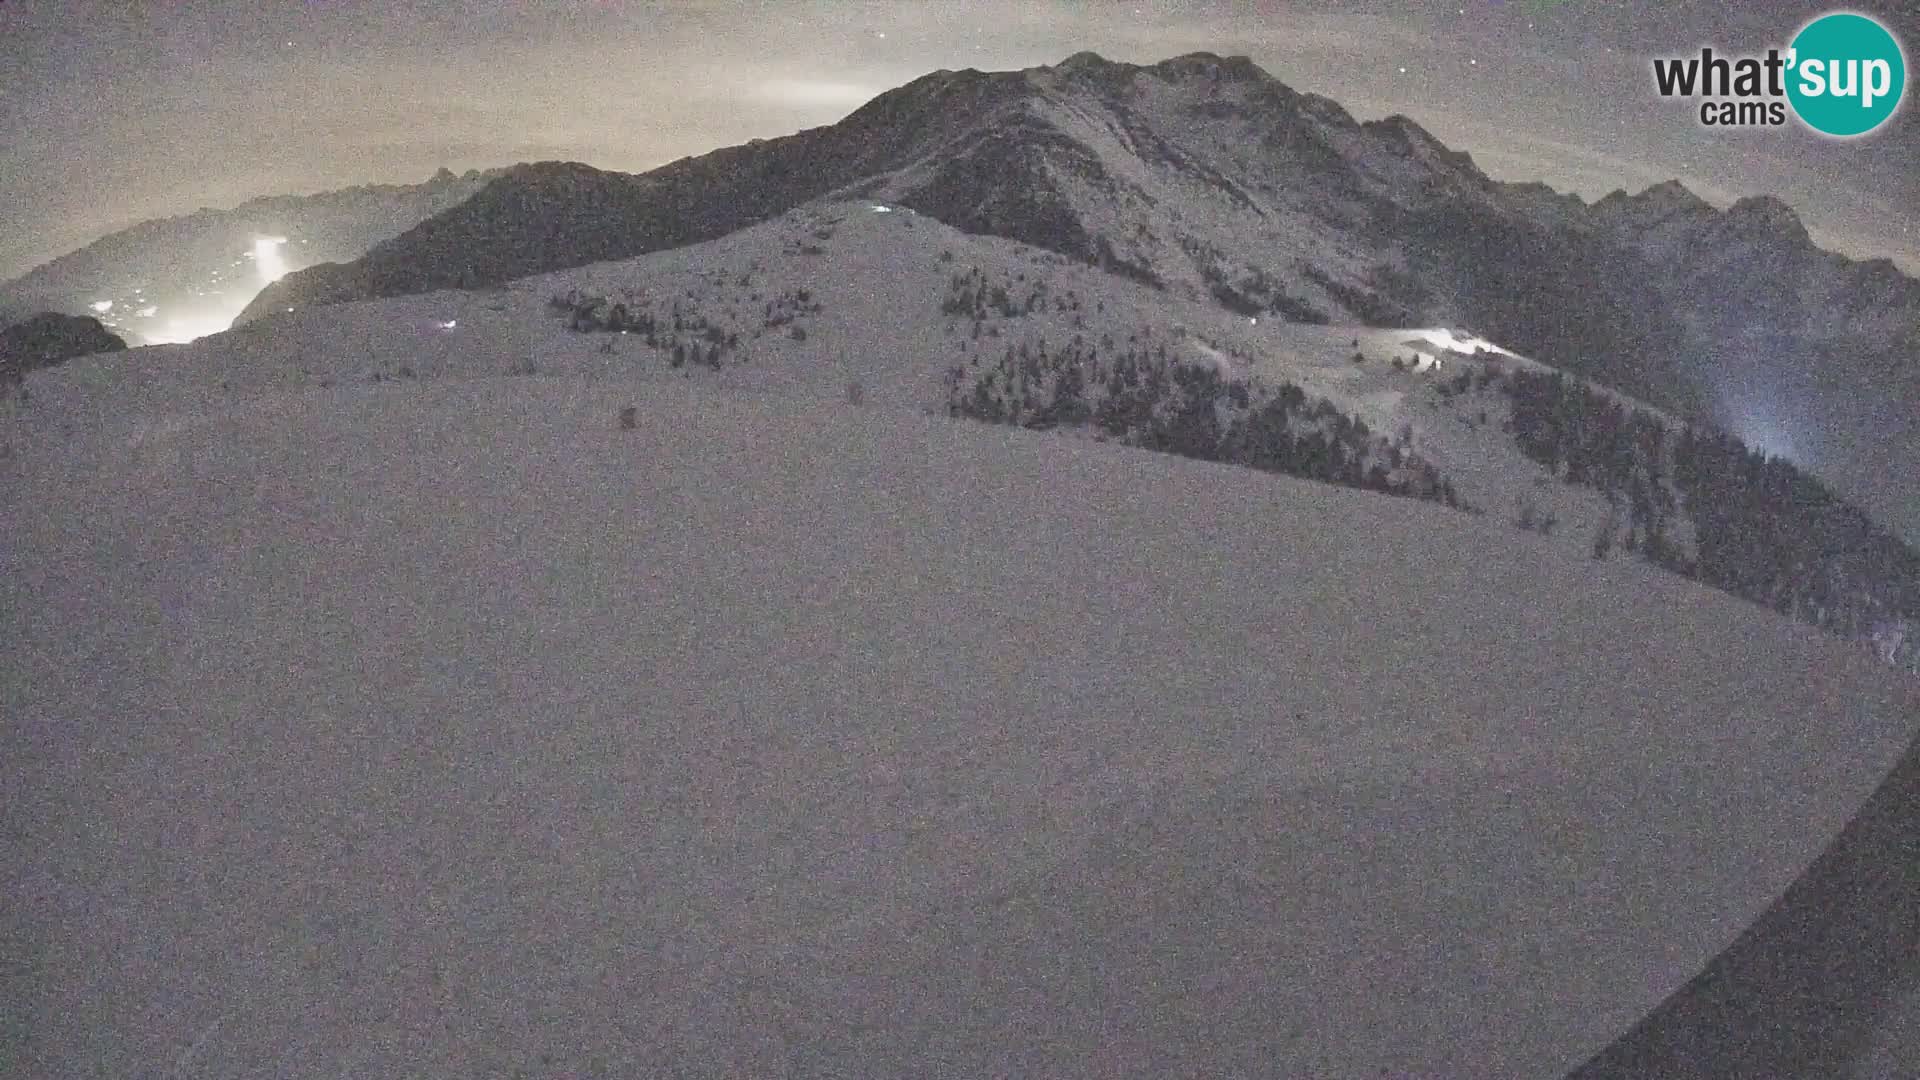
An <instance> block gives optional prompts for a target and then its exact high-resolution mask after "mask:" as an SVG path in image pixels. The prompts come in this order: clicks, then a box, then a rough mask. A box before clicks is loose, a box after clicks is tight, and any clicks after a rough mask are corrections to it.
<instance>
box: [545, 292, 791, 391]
mask: <svg viewBox="0 0 1920 1080" xmlns="http://www.w3.org/2000/svg"><path fill="white" fill-rule="evenodd" d="M784 299H785V298H783V302H784ZM548 306H549V307H550V308H552V309H553V310H554V311H555V312H558V313H560V314H563V315H565V316H566V317H567V327H568V329H570V330H572V331H574V332H575V333H581V334H587V333H605V334H632V335H635V336H637V337H638V338H639V339H640V340H641V341H643V342H645V343H646V346H647V347H648V348H649V349H655V350H658V351H660V352H661V353H663V354H665V356H666V357H667V362H668V363H669V364H671V365H672V366H673V367H676V368H679V367H685V366H686V365H688V364H696V365H700V366H704V367H708V368H712V369H713V370H714V371H719V370H720V368H721V367H722V366H724V364H725V363H726V361H727V360H728V359H730V358H731V357H732V356H733V354H734V353H736V352H737V350H738V349H739V347H740V334H739V332H738V331H729V330H723V329H721V328H720V327H718V326H715V325H714V324H713V323H711V322H709V321H708V320H707V317H706V316H705V315H702V314H699V313H698V312H696V311H692V310H689V309H686V308H683V306H682V305H681V303H680V301H678V300H675V301H674V303H673V306H672V308H671V309H670V310H669V311H668V312H667V314H666V316H665V317H659V316H656V315H654V313H653V311H652V309H651V308H649V307H645V306H642V305H640V304H638V303H634V304H631V305H630V304H628V303H625V302H611V303H610V302H609V301H608V300H607V298H606V297H604V296H588V295H585V294H583V293H581V292H580V291H579V290H577V289H576V290H569V291H568V292H567V293H566V294H564V295H561V296H555V297H553V298H552V299H551V300H549V301H548ZM768 312H769V318H771V317H772V312H773V307H772V305H769V307H768Z"/></svg>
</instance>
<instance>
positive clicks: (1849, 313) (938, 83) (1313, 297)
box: [242, 53, 1920, 537]
mask: <svg viewBox="0 0 1920 1080" xmlns="http://www.w3.org/2000/svg"><path fill="white" fill-rule="evenodd" d="M849 197H854V198H874V199H878V200H882V201H886V202H889V203H893V204H897V205H902V206H908V207H912V208H914V209H917V210H918V211H920V212H921V213H922V214H923V215H925V216H928V217H933V218H937V219H939V220H941V221H944V222H946V223H948V224H950V225H953V226H956V227H958V228H961V229H963V230H966V231H968V232H972V233H978V234H985V235H996V236H1003V237H1008V238H1013V239H1018V240H1021V241H1024V242H1026V243H1030V244H1033V245H1035V246H1038V247H1041V248H1045V249H1047V250H1050V251H1054V252H1056V253H1059V254H1062V255H1065V256H1067V257H1068V258H1070V259H1072V260H1075V261H1078V262H1083V263H1086V264H1088V265H1092V266H1098V267H1102V268H1104V269H1106V270H1108V271H1110V272H1112V273H1116V274H1121V275H1123V276H1128V277H1131V278H1133V279H1135V280H1138V281H1143V282H1150V283H1154V284H1157V285H1159V286H1161V287H1163V288H1165V289H1167V290H1169V291H1170V292H1171V293H1173V294H1175V295H1177V296H1178V297H1180V298H1181V299H1185V300H1192V299H1199V300H1204V301H1207V302H1211V303H1214V304H1218V305H1220V306H1223V307H1225V308H1227V309H1229V310H1232V311H1236V312H1238V313H1241V314H1244V315H1263V316H1276V315H1277V316H1282V317H1286V318H1290V319H1294V320H1297V321H1307V322H1328V323H1361V324H1366V325H1371V326H1380V327H1392V326H1459V325H1468V326H1473V327H1476V328H1478V329H1479V330H1480V332H1481V333H1483V334H1485V335H1487V336H1489V337H1491V338H1492V339H1494V340H1497V341H1500V342H1501V343H1503V344H1505V345H1506V346H1507V347H1509V348H1512V349H1513V350H1515V351H1517V352H1520V353H1523V354H1525V355H1528V356H1532V357H1535V358H1537V359H1540V360H1542V361H1545V362H1548V363H1551V364H1553V365H1555V366H1556V367H1559V368H1561V369H1563V370H1566V371H1570V372H1573V373H1577V374H1579V375H1581V376H1583V377H1587V378H1592V379H1597V380H1599V381H1601V382H1603V383H1606V384H1607V385H1610V386H1614V387H1618V388H1620V389H1622V390H1624V391H1626V392H1628V393H1631V394H1633V395H1634V396H1635V397H1638V398H1640V399H1642V400H1645V401H1649V402H1654V403H1656V404H1659V405H1661V406H1662V407H1665V408H1668V409H1670V410H1673V411H1675V412H1678V413H1681V414H1683V415H1687V416H1689V417H1693V418H1695V419H1711V420H1712V421H1713V422H1714V423H1715V424H1716V426H1718V427H1721V428H1723V429H1727V430H1731V431H1734V432H1736V433H1738V434H1739V435H1740V437H1741V438H1743V439H1744V440H1746V441H1747V442H1748V443H1751V444H1755V445H1762V446H1765V447H1766V448H1767V449H1768V450H1769V451H1770V452H1773V453H1776V454H1780V455H1782V456H1787V457H1790V458H1792V459H1794V460H1796V461H1798V462H1801V463H1802V464H1803V465H1812V466H1815V467H1818V468H1820V469H1821V470H1822V473H1823V476H1825V477H1826V479H1827V480H1828V481H1829V482H1830V483H1836V484H1839V485H1840V486H1841V487H1842V488H1843V489H1844V490H1846V491H1847V492H1849V493H1850V495H1851V496H1852V497H1854V498H1856V499H1860V500H1864V501H1866V502H1867V504H1868V505H1870V506H1871V507H1872V508H1873V510H1874V512H1875V514H1876V516H1877V517H1879V518H1881V519H1883V520H1887V521H1889V522H1891V523H1893V524H1894V526H1895V527H1896V528H1899V529H1901V530H1902V531H1903V532H1904V533H1905V534H1906V535H1907V536H1909V537H1912V536H1914V535H1920V534H1916V532H1915V529H1917V528H1920V523H1916V521H1915V519H1914V517H1913V513H1912V510H1911V507H1910V505H1909V504H1910V503H1911V500H1909V499H1907V498H1905V495H1904V493H1903V492H1901V491H1900V490H1898V485H1897V484H1892V483H1890V482H1888V481H1886V480H1885V479H1884V475H1883V474H1884V473H1885V472H1886V471H1887V470H1885V469H1883V468H1882V467H1881V461H1882V459H1883V458H1884V455H1886V454H1887V453H1894V454H1896V455H1905V454H1906V450H1905V447H1907V446H1910V445H1911V446H1920V427H1916V424H1920V421H1916V420H1915V417H1917V416H1920V410H1916V409H1915V408H1914V407H1913V405H1914V402H1916V401H1920V365H1917V364H1916V363H1915V362H1914V361H1915V359H1916V357H1920V285H1916V284H1915V283H1914V282H1913V281H1912V279H1910V278H1907V277H1905V276H1904V275H1902V274H1900V273H1899V272H1898V270H1897V269H1896V268H1895V267H1893V266H1892V265H1891V264H1889V263H1886V262H1885V261H1884V260H1880V261H1867V262H1857V261H1854V260H1851V259H1847V258H1845V257H1842V256H1840V255H1837V254H1834V253H1832V252H1826V251H1822V250H1820V249H1818V248H1817V247H1816V246H1814V244H1813V243H1812V241H1811V240H1810V239H1809V237H1808V236H1807V234H1806V230H1805V229H1804V228H1803V227H1802V226H1801V225H1800V223H1799V222H1798V220H1797V219H1796V218H1795V216H1794V215H1793V213H1792V212H1791V210H1790V209H1788V208H1787V207H1785V206H1784V204H1781V203H1779V202H1778V200H1774V199H1769V198H1752V199H1746V200H1742V201H1740V202H1738V203H1736V204H1735V205H1733V206H1732V207H1730V208H1728V209H1727V210H1724V211H1722V210H1716V209H1714V208H1713V207H1711V206H1708V205H1707V204H1706V203H1704V202H1703V201H1701V200H1699V199H1698V198H1696V197H1694V196H1693V195H1692V194H1691V193H1689V192H1687V191H1686V190H1685V189H1684V188H1683V187H1681V186H1680V185H1679V184H1677V183H1670V184H1662V185H1655V186H1654V187H1651V188H1649V189H1648V190H1647V191H1645V192H1642V193H1640V194H1639V195H1635V196H1628V195H1626V194H1625V193H1620V194H1619V195H1618V196H1615V197H1610V198H1607V199H1602V200H1600V201H1599V202H1597V203H1595V204H1593V205H1588V204H1586V203H1584V202H1582V201H1581V200H1579V199H1578V198H1575V197H1572V196H1565V195H1560V194H1558V193H1556V192H1553V191H1552V190H1551V189H1548V188H1545V187H1544V186H1542V185H1538V184H1503V183H1498V182H1495V181H1493V180H1491V179H1489V178H1488V177H1487V176H1485V175H1484V174H1483V173H1482V172H1481V171H1480V170H1479V169H1478V168H1477V167H1476V166H1475V165H1474V163H1473V161H1472V160H1471V158H1470V157H1468V156H1467V155H1465V154H1463V153H1459V152H1456V151H1453V150H1450V149H1449V148H1447V147H1446V146H1444V145H1443V144H1441V143H1440V142H1439V141H1438V140H1436V139H1435V138H1433V136H1431V135H1430V134H1428V133H1427V132H1425V131H1424V130H1422V129H1421V128H1420V127H1419V126H1418V125H1417V124H1415V123H1414V122H1413V121H1411V120H1408V119H1407V118H1405V117H1399V116H1394V117H1387V118H1384V119H1381V120H1377V121H1369V122H1366V123H1360V122H1357V121H1356V120H1355V119H1354V118H1353V117H1352V116H1351V115H1349V114H1348V113H1347V112H1346V111H1345V110H1344V109H1342V108H1341V106H1340V105H1339V104H1337V103H1335V102H1332V101H1329V100H1327V99H1325V98H1321V97H1318V96H1316V95H1313V94H1306V93H1300V92H1297V91H1295V90H1293V89H1291V88H1289V87H1287V86H1285V85H1284V84H1282V83H1280V82H1279V81H1277V80H1275V79H1273V78H1271V77H1270V76H1268V75H1267V74H1266V73H1265V72H1263V71H1261V70H1260V69H1259V68H1258V67H1257V66H1256V65H1254V64H1252V63H1251V62H1250V61H1248V60H1246V59H1245V58H1243V57H1221V56H1217V55H1214V54H1211V53H1194V54H1189V55H1186V56H1181V57H1175V58H1172V59H1169V60H1166V61H1163V62H1160V63H1157V64H1150V65H1133V64H1122V63H1113V62H1110V61H1107V60H1104V59H1102V58H1100V57H1099V56H1097V55H1094V54H1092V53H1081V54H1078V55H1075V56H1073V57H1070V58H1068V59H1067V60H1065V61H1063V62H1062V63H1059V64H1056V65H1052V66H1049V67H1036V68H1032V69H1028V70H1025V71H1013V72H980V71H973V70H966V71H938V72H934V73H931V74H929V75H927V76H924V77H922V78H920V79H916V80H914V81H913V82H911V83H908V84H907V85H905V86H902V87H899V88H897V89H895V90H893V91H889V92H887V93H885V94H882V95H881V96H880V97H878V98H876V99H874V100H873V101H872V102H869V103H868V104H867V105H866V106H863V107H862V108H860V109H858V110H856V111H854V112H853V113H852V114H850V115H849V116H847V117H846V118H845V119H844V120H843V121H841V122H840V123H838V124H834V125H831V126H828V127H822V128H816V129H811V130H808V131H802V132H799V133H796V134H794V135H792V136H788V137H785V138H779V139H771V140H763V141H755V142H751V143H748V144H746V145H743V146H736V147H729V148H725V149H722V150H717V151H715V152H713V153H711V154H707V155H704V156H701V157H698V158H689V159H685V160H682V161H678V162H674V163H672V164H670V165H667V166H664V167H662V168H660V169H657V170H654V171H652V172H649V173H646V174H642V175H636V176H630V175H625V174H619V173H611V172H605V171H601V170H597V169H593V168H591V167H589V166H586V165H582V164H578V163H543V164H539V165H532V166H525V167H521V168H518V169H515V170H512V171H511V172H509V173H508V174H507V175H504V176H502V177H500V178H499V179H497V180H496V181H495V182H494V183H493V184H491V185H489V186H488V188H487V189H486V190H485V191H483V192H481V193H480V194H479V195H478V196H477V197H476V198H475V199H473V200H470V201H469V202H467V203H463V204H462V205H460V206H458V207H455V208H453V209H452V210H450V211H448V212H446V213H443V214H440V215H437V216H436V217H434V218H432V219H430V220H428V221H426V222H423V223H421V225H420V226H419V227H418V228H416V229H413V230H410V231H409V232H407V233H406V234H404V235H401V236H398V237H395V238H393V239H392V240H391V241H390V242H387V243H384V244H381V245H380V246H379V247H378V248H376V249H375V250H373V251H371V252H369V253H368V254H367V255H366V256H365V257H364V258H361V259H357V260H354V261H353V262H350V263H343V264H328V265H324V266H320V267H314V268H311V269H309V270H307V271H305V272H302V273H298V274H295V275H293V276H292V277H290V278H288V279H286V280H285V281H283V282H281V283H278V284H276V285H275V286H273V287H271V288H269V289H268V290H267V291H266V292H265V293H263V294H262V295H261V296H260V297H259V298H258V299H257V300H256V301H255V303H254V304H253V305H252V306H251V307H250V309H249V310H248V311H247V312H246V313H245V314H244V315H243V316H242V318H243V320H244V319H251V318H257V317H260V316H263V315H266V314H269V313H273V312H281V311H284V309H285V308H287V307H295V308H304V307H309V306H314V305H318V304H327V303H337V302H348V301H354V300H359V299H365V298H369V297H378V296H395V295H408V294H418V293H422V292H428V291H432V290H435V289H442V288H450V287H479V286H488V285H496V284H501V283H504V282H506V281H510V280H514V279H516V278H519V277H523V276H527V275H530V274H536V273H543V272H548V271H552V270H558V269H565V268H570V267H575V266H580V265H585V264H588V263H591V262H595V261H602V260H617V259H621V258H626V257H631V256H634V255H639V254H644V253H648V252H652V251H657V250H662V249H667V248H672V247H676V246H685V245H689V244H694V243H699V242H703V241H707V240H712V239H716V238H718V237H720V236H723V235H725V234H727V233H729V232H731V231H734V230H737V229H741V228H745V227H748V226H750V225H753V224H756V223H759V222H763V221H767V220H770V219H773V218H775V217H778V216H779V215H781V214H783V213H786V212H788V211H789V210H791V209H793V208H796V207H801V206H806V205H808V204H810V203H812V202H814V201H816V200H822V199H828V200H839V199H845V198H849ZM1863 403H1864V404H1863ZM1795 432H1797V433H1798V434H1799V438H1798V439H1795V438H1792V437H1790V435H1791V434H1792V433H1795ZM1808 433H1820V435H1819V437H1818V438H1817V439H1814V438H1813V437H1811V436H1810V435H1809V434H1808ZM1909 436H1911V437H1909ZM1810 443H1811V444H1812V445H1807V444H1810ZM1902 460H1904V457H1903V458H1902ZM1913 464H1916V465H1920V462H1915V463H1913ZM1894 471H1895V472H1901V471H1902V470H1894ZM1904 471H1911V470H1904Z"/></svg>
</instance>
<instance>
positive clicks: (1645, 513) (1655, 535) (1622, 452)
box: [1502, 369, 1693, 575]
mask: <svg viewBox="0 0 1920 1080" xmlns="http://www.w3.org/2000/svg"><path fill="white" fill-rule="evenodd" d="M1502 385H1503V387H1504V389H1505V390H1506V392H1507V394H1508V396H1509V397H1510V398H1511V399H1512V420H1511V422H1510V429H1511V433H1512V435H1513V439H1514V443H1515V444H1516V445H1517V446H1518V447H1519V448H1520V451H1521V453H1523V454H1526V455H1527V457H1529V458H1531V459H1532V460H1534V461H1535V462H1538V463H1539V464H1541V465H1543V466H1545V467H1546V468H1547V469H1548V470H1549V471H1550V472H1552V473H1553V474H1554V475H1555V476H1557V477H1561V478H1562V479H1564V480H1565V481H1566V482H1567V483H1569V484H1578V485H1584V486H1587V487H1592V488H1595V489H1597V490H1598V491H1600V492H1601V493H1602V494H1604V495H1605V496H1606V497H1607V501H1608V502H1609V503H1610V504H1612V505H1613V506H1614V507H1615V508H1617V509H1619V508H1624V510H1625V512H1626V522H1625V533H1624V536H1622V537H1620V538H1619V540H1618V542H1619V543H1620V544H1621V546H1622V547H1624V548H1625V549H1626V550H1627V551H1629V552H1633V553H1637V554H1640V555H1642V556H1643V557H1644V558H1645V559H1646V560H1647V561H1648V562H1652V563H1655V564H1658V565H1660V566H1664V567H1666V568H1668V569H1670V570H1675V571H1678V572H1680V573H1684V574H1689V575H1690V574H1692V573H1693V568H1692V564H1691V561H1690V560H1689V559H1688V558H1687V557H1686V555H1685V553H1684V552H1683V551H1682V550H1681V546H1680V545H1679V544H1678V543H1677V542H1676V541H1675V539H1674V534H1673V526H1674V523H1675V518H1676V516H1677V514H1678V506H1677V500H1676V499H1675V497H1674V487H1673V484H1672V482H1671V481H1672V477H1673V475H1674V469H1675V467H1676V464H1675V461H1674V456H1673V449H1672V440H1671V439H1669V437H1668V434H1667V428H1666V425H1665V424H1664V423H1663V422H1662V421H1661V420H1660V418H1659V417H1657V416H1654V415H1653V414H1651V413H1648V412H1646V411H1644V410H1641V409H1628V408H1627V407H1626V406H1624V405H1622V404H1621V403H1620V402H1619V401H1616V400H1615V399H1613V398H1611V397H1609V396H1607V395H1605V394H1603V393H1600V392H1598V391H1595V390H1593V389H1592V388H1590V387H1589V386H1588V385H1587V384H1586V383H1585V382H1582V381H1580V380H1574V379H1568V378H1567V377H1566V376H1564V375H1562V374H1561V373H1560V372H1557V371H1555V372H1551V373H1542V372H1537V371H1530V370H1526V369H1521V370H1517V371H1513V372H1511V373H1509V374H1508V375H1507V376H1506V377H1505V379H1504V381H1503V383H1502ZM1613 528H1614V526H1610V527H1609V528H1608V529H1607V530H1606V534H1605V535H1602V536H1597V537H1595V538H1594V544H1595V550H1596V551H1597V552H1601V553H1603V554H1604V552H1605V551H1606V550H1607V549H1610V548H1611V547H1612V546H1613V544H1614V543H1615V542H1616V538H1615V537H1614V536H1613V535H1612V532H1613Z"/></svg>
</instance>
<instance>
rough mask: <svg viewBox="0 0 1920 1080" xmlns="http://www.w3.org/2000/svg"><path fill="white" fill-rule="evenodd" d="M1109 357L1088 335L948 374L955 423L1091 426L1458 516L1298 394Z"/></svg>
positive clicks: (1356, 424)
mask: <svg viewBox="0 0 1920 1080" xmlns="http://www.w3.org/2000/svg"><path fill="white" fill-rule="evenodd" d="M1104 344H1106V345H1107V346H1108V348H1109V349H1110V350H1111V351H1110V352H1109V354H1108V356H1102V354H1101V353H1100V350H1099V349H1098V348H1097V347H1096V346H1095V345H1094V344H1093V343H1091V342H1089V341H1087V340H1086V339H1085V338H1083V337H1082V336H1080V335H1077V334H1076V335H1074V337H1073V339H1072V340H1071V341H1069V342H1068V343H1067V345H1066V346H1065V347H1064V348H1062V349H1059V350H1058V351H1055V352H1049V351H1048V349H1047V345H1046V342H1045V341H1044V340H1041V341H1037V342H1031V343H1029V342H1022V343H1021V344H1019V345H1010V346H1008V347H1007V349H1006V351H1005V352H1004V353H1003V354H1002V355H1001V357H1000V358H999V359H998V360H997V361H994V362H992V363H986V364H983V363H982V362H981V358H980V354H979V353H975V354H974V358H973V361H972V363H971V364H959V365H955V366H954V367H953V368H952V369H951V370H950V371H949V372H948V374H947V406H948V412H949V413H950V414H951V415H953V416H964V417H968V418H971V419H975V420H982V421H985V422H988V423H997V424H1019V425H1022V426H1025V427H1029V428H1036V429H1040V428H1051V427H1055V426H1059V425H1068V426H1092V427H1093V428H1095V429H1097V430H1099V431H1101V432H1104V433H1105V434H1107V435H1109V436H1111V437H1113V438H1115V439H1117V440H1119V441H1122V442H1124V443H1127V444H1128V445H1132V446H1139V447H1143V448H1146V449H1151V450H1160V451H1163V452H1166V453H1172V454H1179V455H1181V456H1182V457H1191V458H1199V459H1201V460H1204V461H1219V462H1224V463H1228V464H1234V465H1244V466H1248V467H1251V468H1256V469H1261V470H1263V471H1267V472H1277V473H1284V474H1286V475H1289V476H1298V477H1303V478H1306V479H1311V480H1320V481H1323V482H1326V483H1332V484H1341V485H1344V486H1348V487H1357V488H1366V489H1369V490H1373V491H1380V492H1386V493H1389V494H1394V495H1401V496H1407V497H1412V498H1421V499H1429V500H1432V501H1434V502H1440V503H1444V504H1446V505H1448V506H1453V507H1459V506H1460V502H1459V499H1458V497H1457V495H1456V494H1455V492H1454V489H1453V485H1452V483H1451V482H1449V481H1448V480H1447V479H1446V478H1445V477H1443V476H1442V475H1441V474H1440V472H1439V470H1438V469H1436V468H1434V467H1433V466H1432V465H1431V464H1430V463H1428V462H1426V461H1424V460H1422V459H1421V458H1420V457H1419V456H1418V455H1417V454H1414V453H1412V452H1411V450H1410V449H1409V447H1408V445H1407V439H1406V437H1405V436H1401V437H1398V438H1388V437H1385V436H1382V435H1379V434H1376V433H1374V432H1373V431H1372V430H1370V429H1369V428H1368V427H1367V425H1366V423H1365V422H1363V421H1361V420H1358V419H1356V418H1354V417H1351V416H1348V415H1346V414H1345V413H1342V412H1341V411H1340V410H1339V409H1338V408H1336V407H1335V406H1333V405H1332V404H1331V403H1329V402H1326V401H1323V400H1321V401H1310V400H1309V399H1308V398H1307V395H1306V393H1305V391H1303V390H1301V389H1300V387H1298V386H1295V385H1293V384H1292V383H1282V384H1280V385H1278V386H1277V387H1276V386H1268V385H1266V384H1264V383H1258V382H1242V381H1235V380H1229V379H1227V378H1224V377H1223V376H1222V375H1221V374H1220V372H1219V370H1218V369H1217V368H1215V367H1212V366H1210V365H1199V364H1191V363H1185V362H1182V361H1179V360H1177V359H1175V358H1173V357H1171V356H1170V355H1169V354H1168V351H1167V347H1166V345H1165V344H1159V345H1148V344H1145V343H1142V342H1139V341H1137V340H1135V341H1130V342H1129V343H1127V345H1126V346H1124V347H1122V348H1118V349H1115V348H1113V346H1112V344H1111V340H1110V339H1108V340H1107V341H1106V342H1104Z"/></svg>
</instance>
